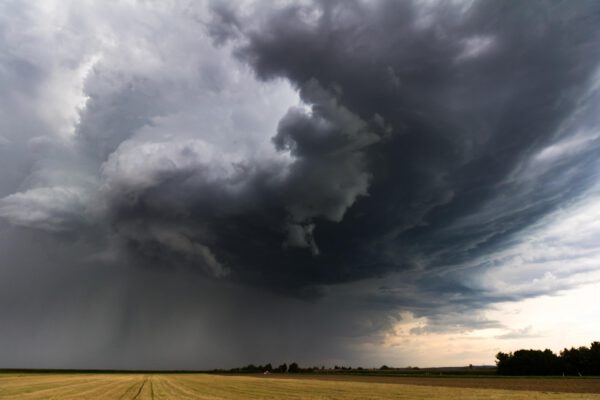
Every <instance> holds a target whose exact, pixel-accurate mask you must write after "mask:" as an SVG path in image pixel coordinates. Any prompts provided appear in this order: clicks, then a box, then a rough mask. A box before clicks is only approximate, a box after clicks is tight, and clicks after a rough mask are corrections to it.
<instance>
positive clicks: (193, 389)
mask: <svg viewBox="0 0 600 400" xmlns="http://www.w3.org/2000/svg"><path fill="white" fill-rule="evenodd" d="M335 378H339V377H335ZM360 378H363V379H364V378H367V377H360ZM374 378H375V379H374V380H372V381H368V382H365V381H359V380H357V379H351V380H347V379H325V380H323V379H306V378H305V377H302V376H299V377H296V378H289V379H281V378H263V377H260V378H259V377H250V376H221V375H205V374H119V373H114V374H113V373H111V374H67V373H64V374H49V373H48V374H1V375H0V399H30V400H37V399H213V400H214V399H250V400H252V399H315V400H316V399H342V400H345V399H347V400H350V399H356V400H358V399H404V400H409V399H432V400H436V399H439V400H458V399H464V400H469V399H471V400H475V399H478V400H479V399H490V400H491V399H494V400H502V399H514V400H525V399H527V400H529V399H538V400H551V399H556V400H558V399H564V400H569V399H590V400H593V399H597V400H600V394H591V393H586V394H582V393H549V392H542V391H519V390H499V389H483V388H462V387H460V388H459V387H446V386H440V385H429V386H425V385H422V384H405V383H392V384H390V383H381V382H379V379H378V377H374ZM517 380H518V379H517ZM398 382H403V381H400V380H398ZM407 382H408V381H407Z"/></svg>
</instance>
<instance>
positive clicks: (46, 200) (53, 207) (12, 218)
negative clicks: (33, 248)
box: [0, 187, 86, 232]
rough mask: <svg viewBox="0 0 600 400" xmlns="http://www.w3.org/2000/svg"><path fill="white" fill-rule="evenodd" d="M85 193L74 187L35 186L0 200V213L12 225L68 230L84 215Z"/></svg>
mask: <svg viewBox="0 0 600 400" xmlns="http://www.w3.org/2000/svg"><path fill="white" fill-rule="evenodd" d="M85 200H86V196H85V194H84V193H82V192H81V190H80V189H79V188H76V187H49V188H36V189H31V190H28V191H26V192H22V193H15V194H12V195H10V196H7V197H5V198H3V199H1V200H0V217H4V218H6V219H7V220H8V221H9V222H11V223H12V224H14V225H18V226H24V227H28V228H37V229H43V230H49V231H56V232H60V231H67V230H70V229H72V228H74V227H75V226H74V224H80V223H82V222H83V221H84V218H85V215H84V214H85Z"/></svg>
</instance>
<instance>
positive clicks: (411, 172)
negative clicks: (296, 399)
mask: <svg viewBox="0 0 600 400" xmlns="http://www.w3.org/2000/svg"><path fill="white" fill-rule="evenodd" d="M0 7H1V8H0V10H1V12H0V15H1V17H0V48H2V49H3V52H4V54H5V55H4V56H2V58H0V66H1V67H2V68H1V69H0V82H1V85H2V87H3V93H5V95H3V96H2V98H0V105H1V107H0V167H1V168H2V170H1V171H2V172H0V197H1V198H0V218H1V220H0V234H1V235H2V245H3V247H4V248H5V249H6V251H2V253H1V255H0V262H1V263H2V268H3V269H2V276H3V277H4V278H5V279H3V282H8V281H15V282H17V284H16V286H14V287H12V289H11V288H9V287H8V286H7V287H6V290H7V292H6V293H8V294H5V295H4V297H5V298H6V300H7V302H5V303H4V304H5V305H6V307H3V308H1V309H0V318H2V320H3V321H4V322H6V324H3V326H4V328H3V329H2V330H0V343H1V344H2V347H0V348H3V350H2V351H0V355H2V356H3V357H4V359H6V360H8V362H14V363H17V364H19V363H20V364H19V365H18V366H36V365H39V366H45V367H51V366H54V365H57V366H65V367H68V366H100V367H107V368H108V367H112V366H116V367H127V368H138V367H148V368H176V367H181V368H198V367H203V368H207V367H211V366H219V367H220V366H228V365H235V364H236V363H241V362H267V361H269V360H276V359H277V360H278V359H282V360H283V359H284V358H286V357H295V358H296V359H298V360H301V361H306V362H312V360H313V359H314V360H315V361H314V362H317V363H319V362H328V361H332V360H333V361H348V362H352V361H354V360H358V361H360V360H367V361H368V362H378V361H377V360H375V358H374V356H372V355H371V356H370V355H367V354H366V353H365V354H363V353H361V351H363V350H364V348H366V347H368V346H370V345H377V344H378V343H379V344H381V343H383V341H385V335H387V334H389V332H390V331H392V330H393V327H394V325H395V324H396V323H398V322H399V321H401V320H402V319H403V318H404V317H403V315H406V314H403V313H405V312H410V313H411V315H413V316H414V317H415V318H427V320H428V325H426V326H418V327H413V328H412V329H411V334H414V335H424V334H428V333H435V332H450V331H457V332H465V331H469V330H477V329H491V328H502V327H503V325H502V323H501V322H499V321H495V320H491V319H486V318H485V317H484V316H483V315H482V314H481V312H482V310H484V309H485V308H486V307H489V306H490V305H493V304H496V303H500V302H510V301H519V300H522V299H527V298H532V297H536V296H541V295H547V294H554V293H557V292H559V291H561V290H566V289H569V288H576V287H578V286H579V285H582V284H584V283H586V282H587V283H589V282H590V279H592V278H589V276H588V278H589V279H587V280H585V279H583V278H582V279H579V278H577V276H578V274H583V273H592V272H594V271H595V267H594V262H593V261H590V260H595V258H593V257H591V256H590V255H589V254H588V253H585V251H587V250H585V248H586V245H585V243H587V242H586V241H591V242H593V241H594V240H595V238H596V236H595V235H596V234H597V233H598V231H597V230H594V229H595V228H594V229H592V230H591V231H589V232H587V233H585V232H583V233H581V232H580V235H579V236H578V237H579V238H580V240H578V241H571V242H569V243H568V244H566V242H565V241H564V240H563V237H562V235H563V234H565V233H566V234H571V233H572V232H573V225H572V224H571V225H568V224H569V221H571V220H577V218H578V216H577V215H571V214H569V211H566V213H567V214H568V215H567V216H565V215H563V216H562V217H561V215H562V214H561V213H563V214H564V213H565V211H564V210H588V211H585V212H588V213H589V212H590V211H589V210H595V208H593V204H594V199H596V198H597V196H598V194H597V193H598V186H597V185H598V178H599V176H598V171H600V169H599V168H600V165H599V161H598V160H599V159H600V158H599V157H598V155H599V153H600V133H599V132H598V126H599V123H600V121H599V120H598V116H597V113H596V111H595V110H596V108H597V107H598V105H599V102H600V98H599V93H598V88H599V82H600V80H599V75H598V67H599V66H600V37H599V36H600V30H599V29H598V25H599V23H600V5H599V4H598V3H597V2H594V1H589V2H588V1H579V2H565V3H558V2H543V1H539V2H538V1H530V2H527V3H512V2H505V1H477V2H437V1H433V2H429V1H428V2H424V1H412V2H411V1H406V2H397V1H387V0H381V1H375V2H366V1H358V0H356V1H325V0H323V1H308V2H277V3H273V2H260V1H259V2H241V3H235V4H234V3H230V2H208V3H199V4H193V3H192V4H188V3H186V2H174V3H173V4H170V5H159V4H154V3H140V4H137V3H135V4H118V5H104V4H102V3H92V4H87V5H82V4H78V3H69V2H67V3H65V4H62V3H61V4H53V3H47V5H44V4H41V3H40V4H30V5H28V4H21V3H18V2H6V3H4V4H3V5H2V6H0ZM594 215H595V214H594ZM548 227H552V228H548ZM561 227H562V228H564V230H563V231H561V229H562V228H561ZM553 229H554V230H553ZM552 232H554V233H552ZM549 248H552V249H554V250H555V251H554V252H548V251H547V249H549ZM584 253H585V254H588V256H589V258H586V257H587V256H585V255H582V254H584ZM44 254H46V255H47V256H44ZM48 254H49V255H48ZM524 254H525V255H524ZM567 254H569V257H572V258H573V259H576V260H575V261H573V263H576V265H575V264H574V266H573V267H566V266H565V267H561V266H560V265H558V264H559V263H558V261H557V260H560V259H564V258H565V257H567ZM575 255H577V256H575ZM527 257H530V258H529V261H527V260H525V259H526V258H527ZM542 257H546V258H545V259H544V260H541V258H542ZM532 260H533V261H532ZM561 269H562V270H563V271H564V273H563V274H561ZM507 271H509V272H507ZM37 274H40V275H39V276H43V277H44V278H43V279H42V278H40V279H33V280H30V279H28V277H32V276H34V275H37ZM511 274H512V276H513V277H518V279H519V281H518V282H517V281H514V280H513V281H511V278H510V276H511ZM594 276H595V275H594ZM515 279H516V278H515ZM594 279H595V278H594ZM28 282H29V283H28ZM502 283H506V285H504V286H502ZM29 284H31V285H32V286H31V287H30V289H25V288H26V287H27V286H28V285H29ZM2 285H3V286H5V285H7V284H6V283H3V284H2ZM19 288H21V289H19ZM63 290H64V293H67V294H68V295H69V296H72V298H74V299H77V301H75V302H74V303H72V304H71V305H69V306H67V305H66V304H67V303H68V301H66V300H64V299H61V298H56V299H54V300H52V301H49V304H51V306H49V307H50V308H51V310H50V314H49V315H52V316H53V317H54V318H55V321H57V322H52V323H50V322H48V321H49V320H50V317H48V319H44V318H42V317H41V315H43V314H44V312H48V311H44V310H43V309H42V308H43V307H41V304H42V303H43V299H49V298H52V297H53V295H52V293H53V292H54V291H63ZM27 291H31V292H33V294H32V296H33V297H32V298H31V299H27V298H26V297H27V296H26V293H27ZM65 296H66V295H65ZM153 310H154V311H153ZM85 321H87V322H88V323H91V324H92V325H91V326H96V327H98V328H97V329H95V332H94V333H91V332H88V330H87V328H85V326H86V324H85V323H84V322H85ZM90 321H91V322H90ZM100 327H101V328H100ZM36 329H38V330H49V332H50V337H49V338H48V337H47V338H40V337H29V336H28V337H27V338H26V339H22V338H21V339H19V337H20V333H21V332H23V331H32V330H36ZM511 329H512V328H511ZM63 331H64V332H67V333H66V334H65V335H66V336H65V337H71V336H69V335H73V337H83V336H85V335H87V334H90V335H92V336H94V337H95V338H97V339H98V340H97V341H95V342H94V344H93V345H91V344H90V343H88V342H87V341H83V342H82V343H80V345H79V346H77V345H75V349H70V350H69V346H71V344H70V343H71V342H72V341H71V340H65V341H64V342H63V341H62V339H60V338H61V332H63ZM513 331H514V332H520V331H522V332H523V334H529V335H531V333H530V331H531V328H527V329H524V328H523V329H512V330H511V332H513ZM144 332H152V334H150V333H144ZM222 332H229V333H228V334H227V335H223V334H222ZM507 335H509V334H505V335H504V336H505V337H509V336H507ZM498 336H499V337H500V336H502V335H498ZM324 338H329V339H324ZM19 341H20V343H24V342H25V341H29V342H30V343H33V345H32V346H31V348H32V349H34V350H32V351H31V352H23V351H21V350H18V348H19V346H16V347H15V346H13V347H12V348H11V349H9V348H8V346H7V345H8V344H9V343H14V342H19ZM75 341H76V340H75ZM136 341H139V343H138V344H134V343H136ZM166 341H175V342H179V343H181V345H180V346H176V345H173V346H171V347H165V348H164V349H163V350H161V351H159V352H157V353H155V354H154V355H152V356H148V357H149V358H144V357H142V354H144V352H145V351H146V350H147V349H148V348H150V347H157V346H158V345H157V343H162V342H166ZM48 342H52V343H58V344H56V349H57V350H56V353H51V352H50V353H44V356H43V358H42V359H41V361H39V363H38V364H36V361H35V357H34V356H33V355H32V354H34V351H35V349H37V348H38V347H39V348H40V349H41V348H43V347H44V346H45V345H46V344H47V343H48ZM208 342H210V343H213V346H212V347H211V349H212V350H211V349H206V348H205V347H203V345H206V343H208ZM335 343H337V344H335ZM234 344H235V345H234ZM334 344H335V345H334ZM15 348H16V349H17V350H15ZM82 349H84V350H82ZM103 349H104V350H103ZM106 349H111V350H110V351H107V352H105V353H104V354H103V356H102V358H100V359H98V358H95V356H96V354H98V352H99V351H106ZM190 349H193V351H192V352H190ZM248 349H253V350H252V351H250V350H248ZM299 349H303V350H302V351H300V350H299ZM306 349H312V350H306ZM361 349H363V350H361ZM213 350H214V351H213ZM192 354H193V356H192ZM117 355H119V356H117ZM196 356H198V357H201V358H203V360H202V361H198V359H197V358H196ZM94 360H95V361H94ZM213 360H214V361H213ZM217 360H218V361H217ZM374 360H375V361H374ZM6 366H12V365H6Z"/></svg>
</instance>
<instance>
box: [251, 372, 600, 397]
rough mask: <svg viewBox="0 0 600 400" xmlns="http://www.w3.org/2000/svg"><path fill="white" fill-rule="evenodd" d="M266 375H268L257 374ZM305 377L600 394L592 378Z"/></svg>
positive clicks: (599, 383)
mask: <svg viewBox="0 0 600 400" xmlns="http://www.w3.org/2000/svg"><path fill="white" fill-rule="evenodd" d="M256 376H257V377H264V376H265V375H262V374H261V375H258V374H257V375H256ZM266 376H267V377H269V378H278V379H297V378H298V376H295V377H294V375H287V374H271V375H266ZM302 378H303V379H317V380H325V381H350V382H369V383H394V384H403V385H419V386H444V387H455V388H474V389H503V390H531V391H540V392H558V393H600V378H596V377H591V378H586V377H526V376H516V377H500V376H498V377H442V376H440V377H438V376H435V377H434V376H431V377H424V376H373V375H344V374H339V375H338V374H335V375H333V374H332V375H319V374H304V375H302Z"/></svg>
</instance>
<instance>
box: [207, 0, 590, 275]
mask: <svg viewBox="0 0 600 400" xmlns="http://www.w3.org/2000/svg"><path fill="white" fill-rule="evenodd" d="M223 10H225V8H223V7H221V8H218V9H217V12H216V14H217V15H219V16H221V17H220V19H218V20H217V21H220V22H221V23H222V24H223V26H224V28H223V29H225V27H227V26H231V25H232V24H234V25H235V26H236V27H238V29H239V30H241V31H242V32H243V35H244V37H245V41H244V43H243V44H241V45H239V47H238V50H237V54H238V56H239V57H240V58H241V59H242V60H244V61H246V62H248V63H249V64H250V65H251V66H252V67H253V69H254V70H255V71H256V73H257V75H258V76H259V77H261V78H262V79H272V78H277V77H284V78H287V79H289V80H290V81H291V82H293V83H294V85H295V86H296V87H297V88H298V89H299V93H300V95H301V97H302V99H303V100H304V101H305V102H306V103H307V104H308V106H309V107H311V108H312V111H311V112H306V111H304V110H300V109H291V110H290V111H289V112H288V114H287V115H286V116H284V117H283V119H282V120H281V122H280V125H279V132H278V134H277V135H276V136H275V137H274V144H275V145H276V146H277V148H278V149H279V150H287V151H290V153H291V154H292V156H294V157H295V159H294V161H293V163H292V165H291V167H290V170H291V172H290V175H289V177H288V178H287V181H286V183H288V184H289V185H290V186H292V187H293V188H297V189H295V190H296V192H295V193H294V196H293V197H292V199H289V198H283V199H281V201H282V203H281V204H275V206H276V207H281V208H284V209H285V210H286V211H287V215H288V216H287V218H289V219H291V220H292V221H293V222H296V221H298V222H301V223H304V224H309V225H308V226H309V227H310V230H309V231H307V236H309V239H310V245H309V244H308V241H307V242H306V246H307V247H311V248H312V249H313V253H316V252H317V249H318V253H319V256H318V257H308V256H304V257H300V261H298V260H299V258H298V254H297V253H296V252H295V251H293V249H290V248H284V249H283V250H280V249H279V248H277V242H279V241H281V240H282V239H277V240H273V241H272V242H270V244H269V245H268V246H267V247H268V248H270V249H271V250H270V251H269V252H264V251H260V254H264V255H265V257H264V259H262V260H261V257H260V256H259V257H257V256H256V255H255V254H246V255H245V256H244V257H243V259H244V260H247V261H250V260H254V259H256V264H257V267H254V268H252V269H253V270H259V271H269V275H270V276H273V275H272V274H273V271H277V270H278V269H279V270H289V269H292V271H293V273H288V272H289V271H286V273H285V274H281V275H282V276H281V277H277V279H274V282H273V284H274V285H275V286H276V287H277V286H278V285H280V284H284V285H285V284H286V282H279V281H280V280H281V279H283V280H287V279H286V278H285V277H289V282H287V284H288V285H290V284H291V285H298V286H303V285H309V286H310V285H316V284H320V283H332V282H336V281H345V280H348V279H359V278H364V277H368V276H377V275H380V274H385V273H387V272H390V271H393V270H396V269H399V268H400V269H402V268H409V267H410V265H411V264H413V263H414V259H415V258H426V259H427V264H428V265H429V267H435V266H436V265H442V264H454V263H459V262H464V261H468V260H469V259H471V258H473V257H475V256H478V255H480V254H482V253H484V252H489V251H492V250H494V249H496V248H497V246H499V245H500V244H502V243H503V242H505V241H506V240H507V239H508V238H509V237H510V236H511V235H514V234H515V233H517V232H519V231H520V230H521V229H523V228H524V227H527V226H528V225H529V224H531V223H533V222H534V221H536V220H537V219H538V218H540V217H541V216H543V215H545V214H546V213H548V212H549V211H551V210H552V209H553V208H554V207H556V206H557V205H560V204H564V202H566V201H569V200H570V199H572V198H574V197H575V196H577V195H578V194H579V193H581V192H582V190H584V189H585V188H586V187H587V186H588V184H589V183H590V182H592V181H593V180H594V177H595V176H594V175H593V174H590V168H589V165H590V163H592V164H593V163H595V157H594V155H595V154H597V141H594V142H593V143H591V146H590V147H588V148H587V149H586V151H585V153H584V154H578V157H577V158H576V159H574V158H569V157H563V160H562V161H561V163H560V165H558V163H557V165H552V166H551V167H550V168H549V169H547V170H546V171H542V172H540V173H539V174H538V176H533V177H529V178H528V180H527V179H525V180H521V181H519V180H518V179H515V178H514V174H515V171H516V170H517V169H518V168H519V167H520V166H521V165H523V164H525V163H527V162H529V160H530V159H531V158H532V157H534V156H535V155H536V154H537V153H538V152H541V151H542V150H543V149H544V148H545V147H547V146H550V145H551V144H552V143H554V142H555V141H558V140H560V139H561V136H563V137H564V136H569V135H572V134H573V132H574V131H575V130H577V129H579V127H573V126H572V127H570V128H569V129H568V130H567V129H565V127H564V126H563V125H564V124H565V121H567V119H568V118H569V117H570V116H571V115H572V114H573V113H575V112H579V113H582V112H583V111H584V109H585V107H586V106H587V107H589V104H582V101H584V102H585V100H582V99H584V98H585V97H586V96H587V95H588V93H589V88H590V85H591V84H592V79H593V78H594V72H595V71H596V68H597V66H598V61H599V55H600V49H599V46H598V39H599V38H598V30H597V27H596V23H597V22H598V12H599V9H598V5H597V4H595V3H593V2H581V3H577V4H553V5H551V6H549V5H548V4H546V3H541V2H530V3H527V4H522V5H521V4H519V5H517V4H508V3H504V2H477V3H474V4H472V5H468V4H457V5H449V4H447V3H433V4H431V5H428V6H427V5H424V4H421V3H417V2H415V3H411V2H401V3H398V2H385V1H384V2H376V3H362V2H335V1H334V2H313V3H309V4H308V5H296V4H292V5H289V6H285V7H282V8H278V9H275V10H271V9H267V8H264V7H262V8H261V7H258V11H257V14H256V15H252V17H248V19H247V20H246V21H244V20H243V17H241V16H240V17H236V18H233V17H232V16H231V15H230V14H224V11H223ZM230 12H233V11H231V10H228V13H230ZM223 15H229V17H228V18H227V20H224V18H223ZM219 37H221V36H219ZM595 100H596V99H595V98H594V99H592V100H590V99H588V100H587V101H588V103H590V102H591V103H594V104H595ZM585 117H586V118H590V117H591V116H590V115H589V112H588V113H587V115H586V116H585ZM566 166H568V168H564V167H566ZM550 176H551V177H552V180H548V177H550ZM315 179H317V180H315ZM532 186H534V187H535V188H536V189H535V190H531V188H532ZM286 190H287V189H284V190H283V193H286V194H287V191H286ZM276 191H277V193H281V192H282V188H277V190H276ZM284 197H285V195H284ZM513 203H518V204H519V205H520V206H519V207H517V206H516V204H513ZM490 204H494V205H495V206H494V207H490ZM490 209H491V210H492V211H490V212H489V213H486V210H490ZM274 214H275V213H274ZM249 215H251V214H249ZM260 219H261V220H262V218H260ZM255 220H256V219H255ZM259 225H262V228H258V229H257V231H256V232H257V233H258V232H259V230H260V229H265V228H266V227H267V226H268V225H265V224H259ZM236 231H239V230H238V229H237V228H236ZM248 233H250V232H248ZM273 235H274V236H272V237H273V238H275V237H276V236H277V233H276V232H273ZM279 235H281V233H279ZM253 236H255V235H253ZM260 237H261V235H260V234H259V235H258V238H260ZM262 237H264V238H267V237H268V236H267V235H264V236H262ZM258 238H257V239H256V240H260V239H258ZM223 245H224V244H220V245H217V247H216V248H217V250H216V251H217V253H218V252H219V251H224V252H225V253H227V254H231V253H235V252H236V251H235V249H229V248H223ZM342 249H343V250H342ZM249 252H250V253H253V252H252V251H251V250H249ZM266 254H269V256H266ZM272 254H277V257H275V258H272V257H271V255H272ZM275 260H276V262H273V261H275ZM237 264H238V262H235V261H234V262H233V263H232V265H233V266H234V269H235V265H237ZM244 264H246V263H244ZM296 264H301V265H302V267H300V268H298V269H299V270H298V271H296V270H295V269H294V267H293V266H294V265H296ZM311 265H317V266H318V268H317V269H316V270H313V269H312V268H311V267H310V266H311ZM271 266H274V268H272V267H271ZM275 266H276V267H275ZM244 268H245V267H244ZM271 269H273V271H271ZM303 271H305V273H304V272H303ZM325 271H326V272H325ZM275 274H277V273H276V272H275ZM284 276H285V277H284Z"/></svg>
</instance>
